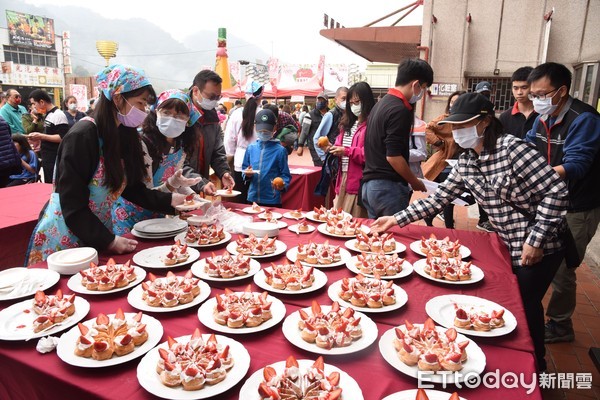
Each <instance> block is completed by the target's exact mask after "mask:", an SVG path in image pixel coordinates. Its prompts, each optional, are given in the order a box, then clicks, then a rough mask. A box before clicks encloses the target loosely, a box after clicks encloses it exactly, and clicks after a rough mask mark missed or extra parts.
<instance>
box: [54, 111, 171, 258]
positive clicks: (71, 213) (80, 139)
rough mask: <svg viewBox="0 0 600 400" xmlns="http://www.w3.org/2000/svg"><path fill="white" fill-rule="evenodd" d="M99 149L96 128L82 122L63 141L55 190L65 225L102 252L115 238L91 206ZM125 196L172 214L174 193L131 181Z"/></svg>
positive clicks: (151, 208) (140, 203)
mask: <svg viewBox="0 0 600 400" xmlns="http://www.w3.org/2000/svg"><path fill="white" fill-rule="evenodd" d="M124 154H126V153H124ZM99 161H100V146H99V142H98V133H97V129H96V125H94V123H92V122H90V121H79V122H78V123H76V124H75V125H74V126H73V128H71V130H70V131H69V133H68V134H67V135H66V136H65V137H64V138H63V140H62V142H61V144H60V147H59V149H58V156H57V161H56V177H57V179H56V182H55V184H56V187H55V192H56V193H58V194H59V198H60V205H61V209H62V212H63V216H64V218H65V223H66V224H67V226H68V227H69V229H71V231H72V232H73V234H75V236H77V237H78V238H79V239H80V240H81V241H82V242H83V243H84V244H85V245H87V246H91V247H94V248H96V249H99V250H102V249H105V248H107V247H108V245H110V243H111V242H112V241H113V239H114V238H115V235H114V234H113V233H112V232H111V231H110V230H108V229H107V228H106V226H105V225H104V224H103V223H102V221H100V219H98V217H97V216H96V215H95V214H94V213H93V212H92V211H91V210H90V208H89V207H88V202H89V198H90V191H89V189H88V185H89V183H90V181H91V180H92V177H93V176H94V173H95V172H96V169H97V168H98V163H99ZM122 196H123V197H124V198H125V199H127V200H129V201H131V202H132V203H135V204H138V205H140V206H142V207H144V208H146V209H149V210H152V211H157V212H161V213H167V214H172V213H173V211H174V210H173V208H172V207H171V194H170V193H162V192H159V191H155V190H151V189H148V188H147V187H146V186H145V185H144V184H143V182H130V183H129V182H128V184H127V186H126V188H125V190H124V191H123V193H122Z"/></svg>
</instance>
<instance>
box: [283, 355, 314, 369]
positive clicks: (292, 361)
mask: <svg viewBox="0 0 600 400" xmlns="http://www.w3.org/2000/svg"><path fill="white" fill-rule="evenodd" d="M321 361H323V360H321ZM285 367H286V368H290V367H299V364H298V360H296V357H294V356H289V357H288V358H287V359H286V360H285Z"/></svg>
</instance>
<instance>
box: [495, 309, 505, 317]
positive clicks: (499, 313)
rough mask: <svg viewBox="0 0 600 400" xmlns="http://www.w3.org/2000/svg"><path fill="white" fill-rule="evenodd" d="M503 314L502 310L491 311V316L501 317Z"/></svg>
mask: <svg viewBox="0 0 600 400" xmlns="http://www.w3.org/2000/svg"><path fill="white" fill-rule="evenodd" d="M503 316H504V310H500V311H495V310H494V311H492V318H498V319H500V318H502V317H503Z"/></svg>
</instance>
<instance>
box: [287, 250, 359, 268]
mask: <svg viewBox="0 0 600 400" xmlns="http://www.w3.org/2000/svg"><path fill="white" fill-rule="evenodd" d="M285 256H286V257H287V258H288V260H290V261H291V262H296V259H297V258H298V246H296V247H292V248H291V249H289V250H288V251H287V253H285ZM349 259H350V253H349V252H348V250H346V249H340V261H337V262H334V263H331V264H309V263H307V262H306V261H300V264H302V265H306V266H307V267H315V268H334V267H339V266H342V265H344V264H346V262H347V261H348V260H349Z"/></svg>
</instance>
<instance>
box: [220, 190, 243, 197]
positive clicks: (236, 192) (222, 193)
mask: <svg viewBox="0 0 600 400" xmlns="http://www.w3.org/2000/svg"><path fill="white" fill-rule="evenodd" d="M240 194H242V192H240V191H239V190H232V191H231V193H229V192H228V191H227V190H225V189H219V190H217V191H216V192H215V196H221V197H236V196H239V195H240Z"/></svg>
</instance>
